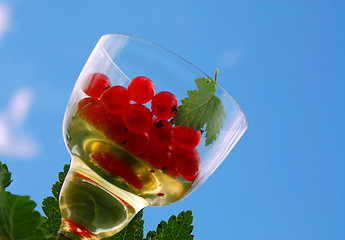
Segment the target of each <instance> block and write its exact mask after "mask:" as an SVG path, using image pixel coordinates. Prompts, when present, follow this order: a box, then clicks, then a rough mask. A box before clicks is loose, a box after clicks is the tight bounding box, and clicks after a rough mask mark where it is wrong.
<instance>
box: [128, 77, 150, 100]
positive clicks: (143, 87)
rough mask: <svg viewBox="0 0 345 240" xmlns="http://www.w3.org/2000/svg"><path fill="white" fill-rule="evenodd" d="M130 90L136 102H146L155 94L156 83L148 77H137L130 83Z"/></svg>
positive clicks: (130, 94) (131, 96)
mask: <svg viewBox="0 0 345 240" xmlns="http://www.w3.org/2000/svg"><path fill="white" fill-rule="evenodd" d="M128 92H129V96H130V98H131V99H132V100H133V101H134V102H136V103H140V104H144V103H147V102H149V101H150V100H151V99H152V98H153V96H154V95H155V85H154V84H153V82H152V81H151V79H149V78H147V77H143V76H139V77H135V78H133V79H132V80H131V81H130V83H129V85H128Z"/></svg>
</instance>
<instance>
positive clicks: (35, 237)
mask: <svg viewBox="0 0 345 240" xmlns="http://www.w3.org/2000/svg"><path fill="white" fill-rule="evenodd" d="M10 183H11V173H10V172H9V171H8V169H7V166H6V165H5V164H2V163H1V162H0V239H4V240H43V239H56V238H55V237H53V236H52V235H50V234H49V233H47V232H45V231H44V230H42V229H41V227H40V226H41V224H42V222H43V217H42V216H41V215H40V214H39V212H37V211H35V210H34V209H35V207H36V206H37V204H36V203H35V202H34V201H32V200H30V197H29V196H19V195H14V194H11V193H10V192H7V191H5V187H8V186H9V184H10Z"/></svg>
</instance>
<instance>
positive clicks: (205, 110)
mask: <svg viewBox="0 0 345 240" xmlns="http://www.w3.org/2000/svg"><path fill="white" fill-rule="evenodd" d="M194 81H195V83H196V85H197V87H198V90H191V91H187V93H188V97H186V98H184V99H182V100H181V102H182V105H181V106H179V107H178V111H177V112H176V113H175V117H174V119H173V122H174V123H175V125H181V126H187V128H191V127H194V129H195V130H197V129H201V128H203V127H204V126H205V125H206V129H205V131H206V143H205V145H206V146H208V145H210V144H212V143H213V141H214V140H216V139H217V135H218V134H219V132H220V129H221V127H222V126H223V118H225V110H224V106H223V103H222V101H221V100H220V99H219V98H218V97H217V96H216V82H215V81H214V80H212V79H210V78H205V77H201V78H197V79H195V80H194Z"/></svg>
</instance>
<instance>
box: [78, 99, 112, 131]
mask: <svg viewBox="0 0 345 240" xmlns="http://www.w3.org/2000/svg"><path fill="white" fill-rule="evenodd" d="M79 116H81V117H82V118H84V119H85V120H86V121H88V122H90V123H91V124H93V125H94V126H95V127H97V128H101V126H102V124H103V122H104V121H105V119H106V118H107V112H106V110H105V108H104V107H103V105H102V104H100V103H98V102H94V101H90V102H89V103H88V104H86V105H84V106H83V107H82V108H81V109H80V110H79Z"/></svg>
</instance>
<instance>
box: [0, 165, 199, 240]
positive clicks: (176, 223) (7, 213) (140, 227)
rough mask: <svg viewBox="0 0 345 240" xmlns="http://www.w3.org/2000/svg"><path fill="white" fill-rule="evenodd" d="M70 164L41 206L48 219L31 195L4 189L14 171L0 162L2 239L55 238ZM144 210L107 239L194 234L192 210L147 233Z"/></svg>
mask: <svg viewBox="0 0 345 240" xmlns="http://www.w3.org/2000/svg"><path fill="white" fill-rule="evenodd" d="M68 170H69V165H68V164H66V165H65V166H64V171H63V172H60V173H59V181H56V182H55V183H54V185H53V187H52V193H53V195H54V197H47V198H45V199H44V200H43V203H42V209H43V211H44V213H45V215H46V216H47V218H44V217H42V216H41V215H40V214H39V213H38V212H37V211H35V210H34V208H35V207H36V206H37V204H36V203H35V202H34V201H32V200H30V197H29V196H18V195H13V194H11V193H9V192H7V191H5V187H7V186H8V185H9V184H10V183H11V181H12V180H11V173H10V172H9V171H8V169H7V166H6V165H5V164H2V163H1V162H0V239H1V240H47V239H48V240H52V239H57V237H55V236H54V235H55V234H56V233H57V232H58V230H59V228H60V223H61V212H60V208H59V194H60V191H61V186H62V183H63V181H64V180H65V178H66V175H67V172H68ZM142 217H143V210H141V211H140V212H139V213H138V214H137V215H136V216H135V217H134V218H133V219H132V221H131V222H130V223H129V224H128V225H127V226H126V227H125V228H124V229H123V230H122V231H121V232H119V233H118V234H116V235H114V236H112V237H108V238H104V240H191V239H193V235H191V232H192V231H193V226H192V225H191V224H192V221H193V217H192V212H191V211H187V212H184V211H183V212H181V213H180V214H179V215H178V216H177V217H176V216H174V215H173V216H171V217H170V218H169V220H168V222H165V221H161V223H160V224H159V225H158V227H157V230H156V231H149V232H148V233H147V235H146V238H143V236H144V220H143V219H142Z"/></svg>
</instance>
